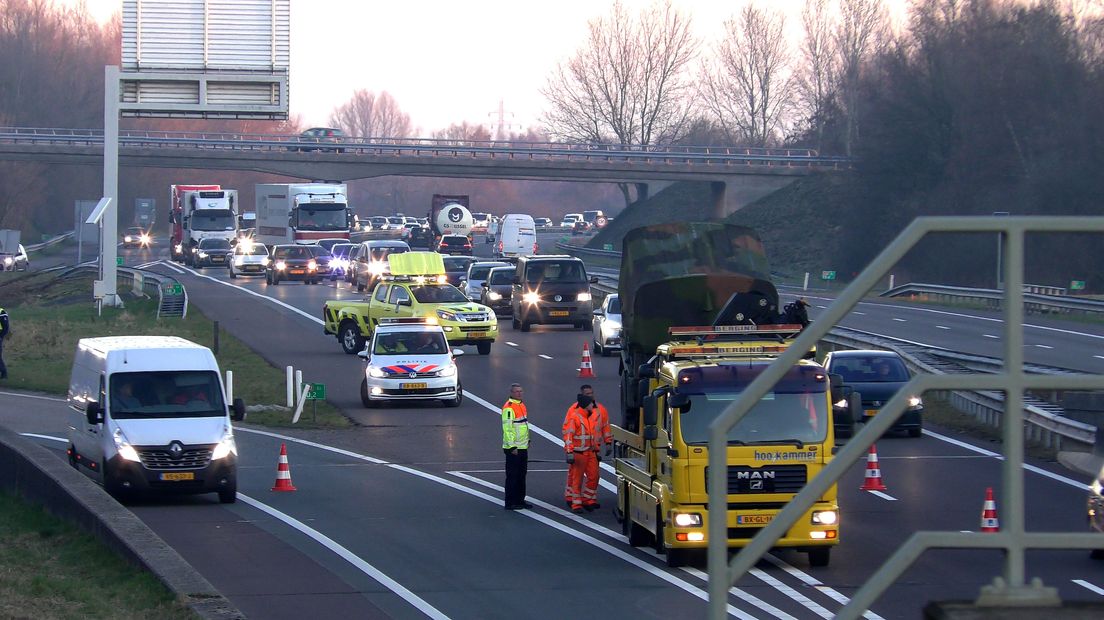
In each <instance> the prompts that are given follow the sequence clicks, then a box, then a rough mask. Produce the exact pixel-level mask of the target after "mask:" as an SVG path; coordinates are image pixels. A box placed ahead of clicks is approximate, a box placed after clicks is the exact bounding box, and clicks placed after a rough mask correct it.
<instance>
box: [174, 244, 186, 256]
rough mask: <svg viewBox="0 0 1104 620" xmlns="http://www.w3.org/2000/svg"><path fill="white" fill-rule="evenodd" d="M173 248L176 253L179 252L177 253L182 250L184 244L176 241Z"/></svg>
mask: <svg viewBox="0 0 1104 620" xmlns="http://www.w3.org/2000/svg"><path fill="white" fill-rule="evenodd" d="M174 249H175V250H176V253H177V254H179V253H181V252H183V251H184V245H183V244H180V243H178V244H176V247H175V248H174Z"/></svg>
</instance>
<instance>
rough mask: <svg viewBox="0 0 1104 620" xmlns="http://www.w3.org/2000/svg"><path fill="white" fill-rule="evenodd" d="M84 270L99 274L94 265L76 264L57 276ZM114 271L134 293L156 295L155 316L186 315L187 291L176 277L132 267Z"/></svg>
mask: <svg viewBox="0 0 1104 620" xmlns="http://www.w3.org/2000/svg"><path fill="white" fill-rule="evenodd" d="M84 272H91V273H95V274H99V272H100V268H99V267H98V266H96V265H77V266H76V267H71V268H69V269H67V270H65V271H63V272H62V273H61V274H60V275H59V276H58V277H59V278H64V277H66V276H69V275H72V274H75V273H84ZM116 273H117V277H118V278H119V283H120V284H121V285H123V286H129V287H130V288H131V290H133V291H134V292H135V293H136V294H141V295H146V296H148V297H153V296H154V295H157V318H162V317H176V318H184V317H186V316H188V291H187V289H185V288H184V284H182V283H181V282H180V281H179V280H177V279H176V278H174V277H172V276H169V275H163V274H160V273H155V272H153V271H146V270H144V269H135V268H133V267H118V268H117V272H116Z"/></svg>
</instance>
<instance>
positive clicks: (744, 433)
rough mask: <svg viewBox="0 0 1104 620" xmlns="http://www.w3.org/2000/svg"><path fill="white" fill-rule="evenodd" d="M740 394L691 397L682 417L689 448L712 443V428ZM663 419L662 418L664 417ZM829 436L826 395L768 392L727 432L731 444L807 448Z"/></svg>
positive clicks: (727, 393)
mask: <svg viewBox="0 0 1104 620" xmlns="http://www.w3.org/2000/svg"><path fill="white" fill-rule="evenodd" d="M739 396H740V394H739V393H738V392H710V393H705V394H694V395H692V396H690V410H689V411H688V412H685V413H683V414H681V415H680V416H679V425H680V427H681V429H682V438H683V440H684V441H685V442H686V443H687V444H702V445H704V444H707V443H709V424H710V422H712V421H713V420H715V419H716V418H717V417H718V416H720V415H721V413H722V412H723V411H724V410H725V409H727V408H728V407H729V405H731V404H732V403H733V401H735V400H736V399H737V398H739ZM661 415H662V414H661ZM827 433H828V399H827V397H825V395H824V392H823V391H820V392H807V393H786V392H769V393H767V395H766V396H764V397H763V398H762V399H761V400H760V401H759V403H758V404H756V405H755V406H754V407H752V409H751V411H749V412H748V413H747V415H746V416H744V419H742V420H740V422H739V423H738V424H737V425H736V426H734V427H732V430H730V431H728V443H729V444H734V445H755V444H806V443H818V442H821V441H824V439H825V437H826V436H827Z"/></svg>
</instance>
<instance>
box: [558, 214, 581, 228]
mask: <svg viewBox="0 0 1104 620" xmlns="http://www.w3.org/2000/svg"><path fill="white" fill-rule="evenodd" d="M582 221H583V214H582V213H568V214H567V215H565V216H563V220H561V221H560V227H561V228H573V227H574V226H575V222H582Z"/></svg>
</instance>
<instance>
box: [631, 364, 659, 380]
mask: <svg viewBox="0 0 1104 620" xmlns="http://www.w3.org/2000/svg"><path fill="white" fill-rule="evenodd" d="M636 376H638V377H640V378H641V379H654V378H655V368H653V367H652V365H651V364H641V365H640V368H638V369H637V370H636Z"/></svg>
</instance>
